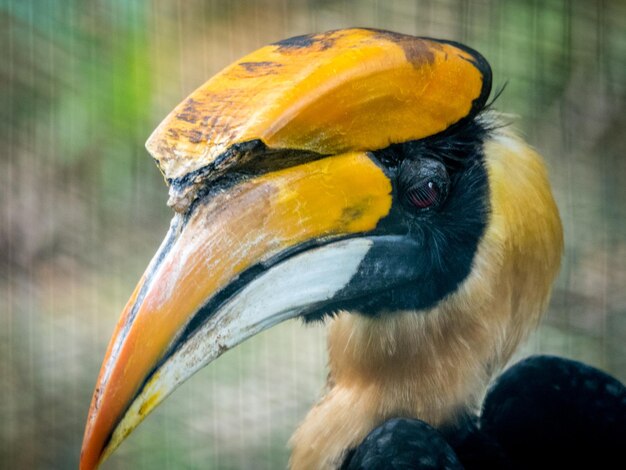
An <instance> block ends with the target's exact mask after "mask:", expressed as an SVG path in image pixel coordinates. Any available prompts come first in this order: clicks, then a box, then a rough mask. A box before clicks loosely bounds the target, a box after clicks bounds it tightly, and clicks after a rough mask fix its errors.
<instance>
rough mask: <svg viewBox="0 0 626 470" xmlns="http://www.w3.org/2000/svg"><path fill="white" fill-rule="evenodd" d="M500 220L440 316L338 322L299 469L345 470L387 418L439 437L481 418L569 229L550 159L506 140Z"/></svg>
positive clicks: (299, 445) (498, 148) (304, 430)
mask: <svg viewBox="0 0 626 470" xmlns="http://www.w3.org/2000/svg"><path fill="white" fill-rule="evenodd" d="M484 149H485V163H486V166H487V171H488V175H489V182H490V202H491V216H490V220H489V223H488V227H487V230H486V233H485V235H484V237H483V239H482V240H481V242H480V244H479V247H478V250H477V253H476V255H475V259H474V261H473V266H472V271H471V273H470V275H469V276H468V277H467V279H466V280H465V281H464V282H463V283H462V284H461V286H460V287H459V289H458V290H457V291H456V292H455V293H453V294H451V295H449V296H448V297H446V298H445V299H444V300H443V301H442V302H440V303H439V305H438V306H436V307H435V308H433V309H430V310H428V311H423V312H394V313H393V314H388V315H381V316H380V317H377V318H369V317H365V316H361V315H356V314H348V313H346V312H342V313H340V314H339V315H338V316H337V317H336V318H335V319H334V320H332V321H331V322H330V323H329V327H328V330H329V331H328V350H329V367H330V374H329V383H328V390H327V393H326V394H325V396H324V397H323V398H322V399H321V400H320V402H319V403H318V404H317V405H316V406H315V407H314V408H313V409H312V410H311V411H310V412H309V413H308V415H307V417H306V418H305V420H304V422H303V423H302V425H301V426H300V428H299V429H298V430H297V431H296V432H295V434H294V435H293V437H292V439H291V446H292V447H293V452H292V457H291V461H290V466H291V467H292V468H294V469H332V468H337V467H338V466H339V465H340V464H341V462H342V460H343V458H344V456H345V452H346V451H348V450H349V449H351V448H354V447H356V446H358V444H359V443H360V442H361V441H362V440H363V439H364V438H365V436H366V435H367V434H368V433H369V432H370V431H371V430H372V429H374V428H375V427H376V426H378V425H379V424H381V423H382V422H384V421H385V420H387V419H390V418H393V417H398V416H403V417H412V418H419V419H421V420H423V421H426V422H428V423H430V424H431V425H433V426H435V427H437V426H441V425H443V424H446V423H452V422H454V421H455V419H456V418H457V417H458V416H459V415H461V414H463V413H465V412H477V411H478V409H479V407H480V403H481V401H482V398H483V395H484V393H485V390H486V387H487V385H488V383H489V381H490V380H491V378H492V376H493V375H494V374H495V373H496V372H498V371H500V370H501V369H502V367H504V365H505V364H506V362H507V361H508V360H509V358H510V357H511V355H512V353H513V352H514V351H515V349H516V347H517V346H518V344H519V343H520V342H521V341H522V340H523V339H524V338H525V337H526V336H527V334H528V332H529V331H531V330H532V329H533V328H534V327H535V326H536V325H537V323H538V321H539V318H540V316H541V313H542V312H543V311H544V310H545V307H546V304H547V301H548V299H549V295H550V287H551V284H552V281H553V280H554V277H555V276H556V273H557V271H558V267H559V262H560V256H561V251H562V243H563V241H562V230H561V224H560V219H559V216H558V210H557V208H556V205H555V203H554V200H553V198H552V194H551V191H550V186H549V183H548V180H547V175H546V171H545V168H544V166H543V163H542V159H541V157H540V156H539V155H537V154H536V153H535V152H534V151H533V150H532V149H530V148H529V147H527V146H526V145H525V144H524V143H523V142H522V141H521V140H519V139H518V138H516V137H515V136H514V135H512V134H511V133H510V132H508V131H503V130H500V131H497V132H495V133H494V135H492V136H491V138H490V140H489V141H488V142H486V143H485V147H484Z"/></svg>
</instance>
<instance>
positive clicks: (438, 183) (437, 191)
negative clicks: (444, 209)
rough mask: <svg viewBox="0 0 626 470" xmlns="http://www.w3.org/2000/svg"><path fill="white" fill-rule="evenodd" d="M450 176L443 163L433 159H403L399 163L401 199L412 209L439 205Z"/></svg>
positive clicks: (444, 197) (444, 194)
mask: <svg viewBox="0 0 626 470" xmlns="http://www.w3.org/2000/svg"><path fill="white" fill-rule="evenodd" d="M449 185H450V178H449V176H448V172H447V170H446V167H445V165H444V164H443V163H442V162H440V161H438V160H434V159H429V158H422V159H418V160H405V161H403V162H402V164H401V165H400V171H399V174H398V186H399V192H400V196H401V199H402V201H403V202H404V204H405V205H406V206H408V207H409V208H410V209H412V210H414V211H415V210H417V211H420V212H421V211H427V210H432V209H436V208H438V207H440V206H441V205H442V204H443V203H444V201H445V200H446V198H447V196H448V189H449Z"/></svg>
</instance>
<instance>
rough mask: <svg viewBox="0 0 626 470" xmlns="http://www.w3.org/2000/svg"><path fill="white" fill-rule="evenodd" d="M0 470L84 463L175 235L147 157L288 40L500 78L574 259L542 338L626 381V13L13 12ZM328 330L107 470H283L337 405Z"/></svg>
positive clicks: (4, 134)
mask: <svg viewBox="0 0 626 470" xmlns="http://www.w3.org/2000/svg"><path fill="white" fill-rule="evenodd" d="M0 5H1V6H0V54H1V57H0V142H2V145H1V146H0V467H1V468H13V469H57V468H58V469H67V468H75V467H76V465H77V462H78V456H79V452H80V444H81V440H82V434H83V426H84V423H85V419H86V415H87V409H88V407H89V403H90V399H91V394H92V391H93V387H94V384H95V380H96V377H97V374H98V371H99V368H100V363H101V360H102V357H103V355H104V352H105V348H106V344H107V342H108V340H109V337H110V335H111V332H112V330H113V326H114V324H115V322H116V320H117V317H118V315H119V313H120V311H121V310H122V307H123V306H124V304H125V302H126V300H127V299H128V297H129V296H130V293H131V291H132V289H133V287H134V286H135V283H136V282H137V280H138V279H139V277H140V275H141V273H142V272H143V270H144V268H145V267H146V265H147V263H148V261H149V259H150V257H151V255H152V254H153V252H154V251H155V250H156V248H157V246H158V244H159V243H160V241H161V238H162V237H163V236H164V234H165V231H166V229H167V226H168V221H169V219H170V216H171V213H170V211H169V209H168V208H167V207H166V205H165V202H166V198H167V195H166V193H167V191H166V187H165V185H164V183H163V180H162V178H161V176H160V174H159V172H158V170H157V168H156V166H155V165H154V164H153V163H152V161H151V159H150V157H149V156H148V154H147V152H146V151H145V149H144V146H143V144H144V142H145V140H146V138H147V137H148V136H149V134H150V133H151V131H152V130H153V129H154V128H155V127H156V125H157V124H158V123H159V122H160V120H161V119H162V118H163V117H164V116H165V115H166V114H167V113H168V112H169V111H170V110H171V109H172V108H173V107H174V106H175V105H176V104H177V103H179V102H180V101H181V100H182V99H183V98H184V97H185V96H186V95H187V94H189V93H190V92H191V91H193V90H194V89H195V88H196V87H198V86H199V85H201V84H202V83H203V82H204V81H205V80H206V79H208V78H209V77H210V76H211V75H213V74H214V73H215V72H217V71H219V70H220V69H221V68H222V67H224V66H225V65H227V64H229V63H230V62H231V61H233V60H235V59H237V58H239V57H240V56H242V55H244V54H246V53H248V52H250V51H252V50H254V49H257V48H258V47H260V46H262V45H265V44H266V43H269V42H273V41H276V40H279V39H282V38H285V37H289V36H293V35H299V34H304V33H309V32H315V31H323V30H328V29H334V28H342V27H347V26H370V27H378V28H385V29H391V30H395V31H399V32H403V33H409V34H416V35H422V36H433V37H439V38H447V39H453V40H457V41H461V42H463V43H466V44H468V45H470V46H472V47H473V48H475V49H477V50H479V51H481V52H482V53H483V54H484V55H485V56H486V57H487V59H488V60H489V61H490V62H491V65H492V68H493V70H494V79H495V87H494V88H498V87H499V86H502V85H503V84H505V83H507V87H506V90H505V91H504V93H503V95H502V96H501V97H500V98H499V100H498V102H497V105H496V107H497V109H499V110H501V111H505V112H507V113H511V114H513V115H515V116H517V117H516V118H515V119H514V122H515V126H516V127H518V128H519V129H520V130H521V131H522V133H523V134H524V135H525V136H526V138H527V139H528V140H529V142H530V143H531V144H532V145H534V146H535V147H536V148H537V149H538V150H539V151H540V152H541V153H542V154H544V155H545V157H546V159H547V161H548V164H549V168H550V173H551V178H552V182H553V184H554V189H555V194H556V198H557V202H558V204H559V207H560V210H561V215H562V217H563V221H564V226H565V238H566V247H567V248H566V253H565V258H564V264H563V269H562V272H561V275H560V277H559V280H558V282H557V285H556V290H555V292H554V296H553V299H552V303H551V306H550V311H549V313H548V314H547V316H546V317H545V319H544V321H543V323H542V326H541V328H540V330H539V331H538V332H537V333H536V334H535V335H533V337H532V338H531V339H530V341H529V342H528V344H527V345H526V346H525V348H524V350H523V351H521V352H520V355H525V354H529V353H536V352H547V353H556V354H560V355H563V356H567V357H571V358H576V359H580V360H583V361H585V362H587V363H590V364H593V365H596V366H599V367H601V368H602V369H604V370H606V371H608V372H610V373H612V374H614V375H615V376H617V377H618V378H620V379H621V380H625V379H626V342H625V341H624V338H625V337H626V155H625V154H626V138H625V134H626V122H625V121H626V99H625V98H626V89H625V88H626V34H625V31H626V2H623V1H621V0H615V1H608V0H607V1H589V0H587V1H583V0H581V1H567V0H551V1H545V0H534V1H512V0H511V1H497V0H472V1H470V0H441V1H435V0H406V1H404V0H366V1H351V0H344V1H330V0H328V1H323V0H308V1H307V0H300V1H287V0H283V1H280V0H276V1H272V0H265V1H250V0H248V1H240V2H237V1H228V0H207V1H201V0H184V1H183V0H178V1H176V0H159V1H139V0H136V1H134V0H100V1H96V0H89V1H86V0H66V1H36V0H15V1H10V0H0ZM325 360H326V353H325V340H324V328H323V327H322V326H314V327H311V326H309V327H304V326H302V325H301V324H300V322H297V321H292V322H288V323H286V324H283V325H281V326H279V327H277V328H274V329H272V330H270V331H268V332H266V333H264V334H262V335H260V336H258V337H256V338H254V339H252V340H250V341H249V342H247V343H245V344H243V345H242V346H240V347H238V348H236V349H235V350H233V351H231V352H228V353H227V354H226V355H225V356H223V357H222V358H221V359H220V360H219V361H217V362H216V363H214V364H212V365H210V366H209V367H207V368H206V369H204V370H202V371H201V372H200V373H198V374H197V375H196V376H195V377H194V378H193V379H192V380H190V381H189V382H188V383H186V384H185V385H184V386H183V387H182V388H180V389H179V390H178V391H177V392H176V393H175V394H174V395H173V396H172V397H170V399H168V400H167V401H166V402H165V403H164V404H163V405H162V406H161V407H160V408H159V409H158V410H157V411H156V412H154V413H153V414H152V416H150V418H149V419H148V420H147V421H146V422H145V423H144V424H143V425H141V426H140V427H139V428H138V429H137V431H136V432H135V433H134V434H133V435H132V436H131V437H130V438H129V439H128V441H127V442H125V443H124V444H123V445H122V446H121V447H120V449H119V450H118V452H117V453H116V454H115V455H114V456H113V457H112V458H111V459H110V461H109V462H107V465H105V468H108V469H116V468H120V469H121V468H149V469H160V468H172V469H178V468H202V469H206V468H220V469H230V468H232V469H235V468H268V469H273V468H284V467H285V465H286V462H287V459H288V449H287V447H286V443H287V440H288V438H289V436H290V434H291V432H292V431H293V430H294V429H295V427H296V426H297V423H298V422H299V421H300V420H301V419H302V418H303V417H304V415H305V413H306V411H307V410H308V408H309V407H310V406H311V405H312V403H314V401H315V400H316V398H317V397H318V395H319V392H320V390H321V389H322V386H323V383H324V380H325V375H326V370H325Z"/></svg>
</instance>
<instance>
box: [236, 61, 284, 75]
mask: <svg viewBox="0 0 626 470" xmlns="http://www.w3.org/2000/svg"><path fill="white" fill-rule="evenodd" d="M238 65H239V66H240V67H243V68H244V69H246V71H247V72H250V73H253V74H255V76H262V75H270V74H275V73H277V71H276V69H277V68H280V67H282V66H283V64H281V63H279V62H271V61H262V62H239V64H238Z"/></svg>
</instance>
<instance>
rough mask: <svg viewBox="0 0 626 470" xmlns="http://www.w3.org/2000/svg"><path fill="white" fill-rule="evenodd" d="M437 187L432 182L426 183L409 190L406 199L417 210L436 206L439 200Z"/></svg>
mask: <svg viewBox="0 0 626 470" xmlns="http://www.w3.org/2000/svg"><path fill="white" fill-rule="evenodd" d="M439 195H440V191H439V187H438V186H437V184H436V183H435V182H433V181H427V182H425V183H423V184H421V185H419V186H417V187H414V188H411V190H409V192H408V193H407V198H408V199H409V201H410V202H411V204H413V205H414V206H415V207H417V208H418V209H426V208H427V207H430V206H432V205H433V204H436V203H437V202H438V200H439Z"/></svg>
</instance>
